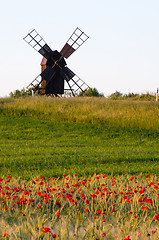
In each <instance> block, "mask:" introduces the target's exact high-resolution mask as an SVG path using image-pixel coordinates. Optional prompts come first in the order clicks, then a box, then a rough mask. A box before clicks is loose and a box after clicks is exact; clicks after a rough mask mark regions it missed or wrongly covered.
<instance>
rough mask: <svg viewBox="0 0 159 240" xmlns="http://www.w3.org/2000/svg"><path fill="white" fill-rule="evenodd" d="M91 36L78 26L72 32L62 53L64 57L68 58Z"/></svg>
mask: <svg viewBox="0 0 159 240" xmlns="http://www.w3.org/2000/svg"><path fill="white" fill-rule="evenodd" d="M88 38H89V37H88V36H87V35H86V34H85V33H84V32H82V31H81V30H80V29H79V28H78V27H77V28H76V29H75V31H74V32H73V33H72V35H71V37H70V38H69V39H68V41H67V42H66V44H65V45H64V47H63V48H62V50H61V51H60V54H61V56H62V57H65V58H68V57H69V56H70V55H71V54H72V53H73V52H75V51H76V50H77V49H78V48H79V47H80V46H81V45H82V44H83V43H84V42H85V41H86V40H87V39H88Z"/></svg>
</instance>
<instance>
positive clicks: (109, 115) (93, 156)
mask: <svg viewBox="0 0 159 240" xmlns="http://www.w3.org/2000/svg"><path fill="white" fill-rule="evenodd" d="M158 149H159V104H158V103H156V102H153V101H130V100H117V101H115V100H109V99H106V98H89V97H88V98H86V97H85V98H82V97H81V98H80V97H76V98H64V99H60V98H51V97H50V98H49V97H34V98H32V97H24V98H15V99H14V98H6V99H0V172H1V175H0V194H1V195H0V196H1V197H0V198H1V200H2V201H1V205H0V219H1V222H2V223H3V228H2V230H1V231H0V238H1V237H2V238H6V239H52V238H57V239H115V238H117V239H122V240H123V239H131V240H132V239H159V238H158V236H159V228H158V220H159V219H158V214H159V207H158V205H159V204H158V203H159V200H158V197H159V195H158V185H159V182H158V172H159V164H158V162H159V154H158ZM75 174H76V175H75ZM40 176H41V177H40ZM62 176H63V177H62ZM73 176H74V177H73ZM75 176H76V177H75ZM77 176H78V177H77ZM103 176H104V177H103ZM145 176H147V177H145ZM37 179H38V180H37ZM40 179H42V180H40ZM50 179H51V180H50ZM116 179H117V181H116ZM41 182H42V183H41ZM150 183H151V184H150ZM74 184H76V187H75V185H74ZM73 185H74V186H73ZM15 188H16V189H17V190H16V189H15ZM74 188H75V189H74ZM18 189H19V190H18ZM49 189H51V190H49ZM53 189H55V190H53ZM99 189H101V190H99ZM104 189H105V190H104ZM106 189H107V190H106ZM129 190H130V191H129ZM140 190H143V191H141V192H139V191H140ZM38 191H39V192H41V194H48V195H49V197H46V198H45V197H41V195H40V196H39V194H40V193H38ZM24 192H26V194H24ZM27 192H28V193H29V194H28V193H27ZM119 192H123V193H119ZM82 194H83V198H82ZM59 195H61V196H59ZM70 195H71V196H70ZM69 196H70V197H69ZM92 196H94V197H92ZM121 198H122V199H121ZM58 199H59V200H60V204H56V202H57V201H58ZM65 199H66V201H64V200H65ZM71 199H72V200H71ZM123 199H124V200H123ZM126 199H128V200H126ZM147 199H149V200H147ZM45 200H46V201H45ZM47 200H48V202H47ZM87 200H88V202H87ZM47 204H48V205H47ZM71 204H72V205H71ZM40 205H41V207H39V206H40ZM59 206H60V207H59ZM142 208H143V209H142ZM112 209H114V211H113V210H112ZM97 211H100V214H97ZM111 211H113V212H111ZM98 213H99V212H98ZM57 214H59V217H57ZM135 215H136V216H137V217H134V216H135ZM71 219H72V220H71ZM103 219H105V220H103ZM68 220H69V223H68ZM96 220H97V221H96ZM70 221H71V222H70ZM104 221H105V222H104ZM25 226H27V227H25ZM45 228H46V229H45ZM9 229H10V230H9Z"/></svg>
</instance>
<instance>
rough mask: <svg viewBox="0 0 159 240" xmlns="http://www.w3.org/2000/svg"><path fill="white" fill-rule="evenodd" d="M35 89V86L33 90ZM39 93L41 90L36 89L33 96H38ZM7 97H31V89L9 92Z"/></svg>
mask: <svg viewBox="0 0 159 240" xmlns="http://www.w3.org/2000/svg"><path fill="white" fill-rule="evenodd" d="M36 87H37V85H36V86H35V88H36ZM40 91H41V88H40V87H38V89H37V90H36V93H35V95H38V94H40ZM9 95H10V97H13V98H19V97H26V96H31V95H32V88H28V89H25V88H22V89H21V90H18V89H17V90H15V91H14V92H11V93H10V94H9Z"/></svg>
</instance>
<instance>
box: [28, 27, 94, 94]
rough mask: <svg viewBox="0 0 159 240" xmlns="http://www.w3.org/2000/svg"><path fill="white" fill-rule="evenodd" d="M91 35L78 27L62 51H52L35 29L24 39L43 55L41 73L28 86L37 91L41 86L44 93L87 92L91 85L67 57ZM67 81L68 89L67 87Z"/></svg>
mask: <svg viewBox="0 0 159 240" xmlns="http://www.w3.org/2000/svg"><path fill="white" fill-rule="evenodd" d="M88 38H89V37H88V36H87V35H86V34H85V33H84V32H82V31H81V30H80V29H79V28H76V29H75V31H74V32H73V33H72V35H71V37H70V38H69V39H68V41H67V42H66V44H65V45H64V47H63V48H62V50H61V51H60V52H58V51H57V50H55V51H52V50H51V48H50V47H49V46H48V44H47V43H46V42H45V41H44V40H43V38H42V37H41V36H40V35H39V34H38V33H37V31H36V30H35V29H34V30H32V31H31V32H30V33H28V35H27V36H26V37H24V40H25V41H26V42H27V43H28V44H29V45H30V46H31V47H33V48H34V49H35V50H36V51H37V52H39V53H40V54H41V55H42V56H43V59H42V62H41V73H40V74H39V75H38V76H37V77H36V78H35V79H34V80H33V81H32V82H31V83H30V84H29V85H28V86H27V88H29V87H31V86H32V87H33V89H34V91H37V90H38V89H39V87H41V93H42V94H54V95H55V96H57V95H58V94H64V91H65V90H69V91H71V94H72V95H73V96H76V95H77V94H78V93H79V92H83V93H84V92H85V91H86V90H87V89H88V88H89V86H88V85H87V84H86V83H85V82H84V81H83V80H82V79H81V78H79V77H78V76H77V75H76V74H75V73H74V72H73V71H71V70H70V69H69V68H68V67H67V66H66V65H67V64H66V61H65V59H67V58H68V57H70V55H71V54H72V53H73V52H75V51H76V50H77V49H78V48H79V47H80V46H81V45H82V44H83V43H84V42H85V41H86V40H87V39H88ZM65 83H67V85H68V89H66V88H65Z"/></svg>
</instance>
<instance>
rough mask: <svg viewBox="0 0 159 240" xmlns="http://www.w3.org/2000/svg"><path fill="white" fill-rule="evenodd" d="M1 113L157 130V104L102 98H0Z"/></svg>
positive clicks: (158, 114) (158, 106)
mask: <svg viewBox="0 0 159 240" xmlns="http://www.w3.org/2000/svg"><path fill="white" fill-rule="evenodd" d="M0 112H1V114H10V115H16V116H28V117H35V118H40V119H47V120H52V121H65V122H78V123H93V124H106V125H111V126H121V127H128V128H129V127H136V128H144V129H154V130H159V104H158V103H156V102H147V101H145V102H141V101H139V102H137V101H130V100H127V101H126V100H125V101H124V100H122V101H120V100H117V101H114V100H109V99H106V98H88V97H87V98H86V97H83V98H79V97H76V98H51V97H50V98H49V97H34V98H32V97H26V98H18V99H10V101H9V100H7V99H6V101H5V100H1V101H0Z"/></svg>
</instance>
